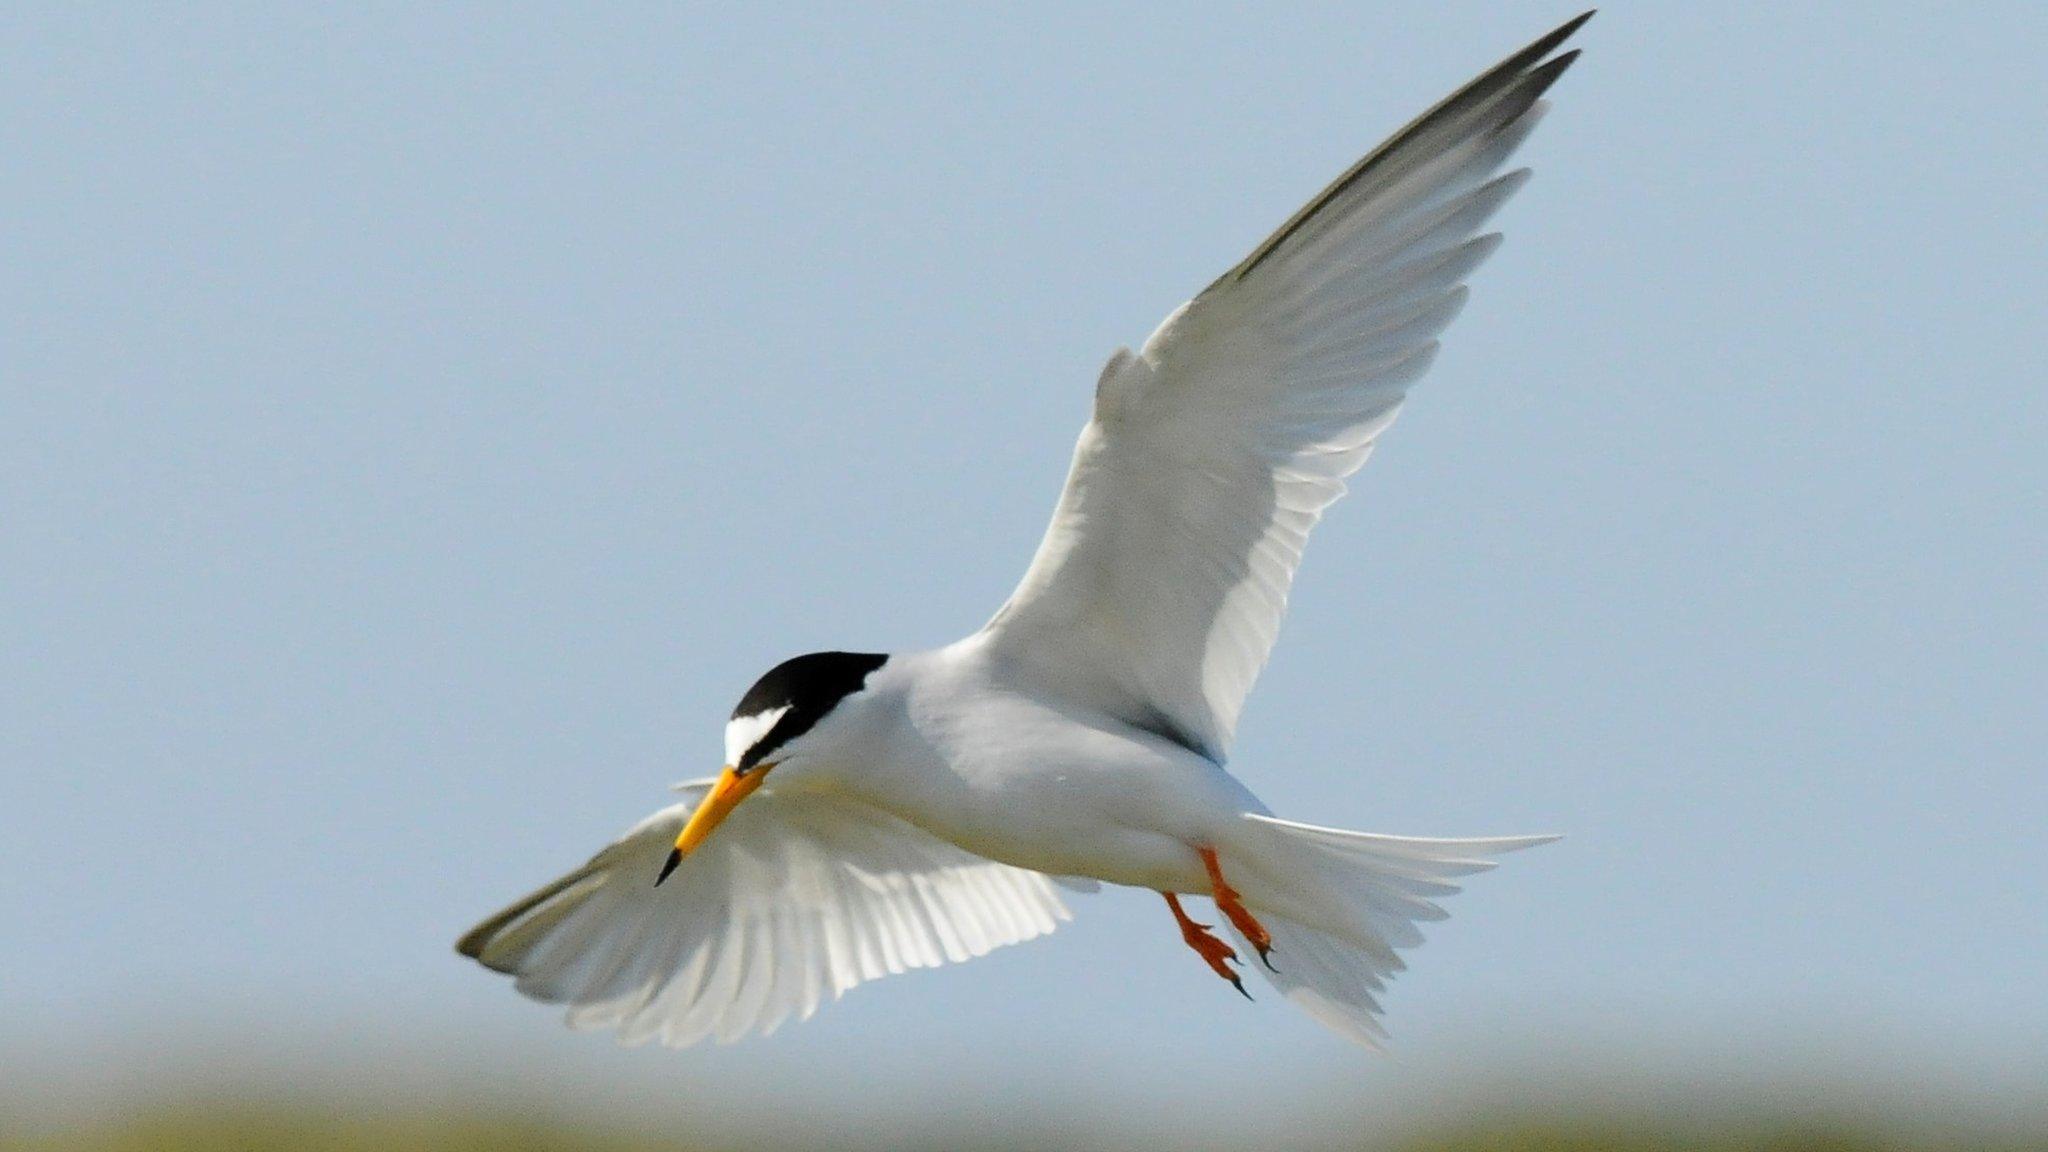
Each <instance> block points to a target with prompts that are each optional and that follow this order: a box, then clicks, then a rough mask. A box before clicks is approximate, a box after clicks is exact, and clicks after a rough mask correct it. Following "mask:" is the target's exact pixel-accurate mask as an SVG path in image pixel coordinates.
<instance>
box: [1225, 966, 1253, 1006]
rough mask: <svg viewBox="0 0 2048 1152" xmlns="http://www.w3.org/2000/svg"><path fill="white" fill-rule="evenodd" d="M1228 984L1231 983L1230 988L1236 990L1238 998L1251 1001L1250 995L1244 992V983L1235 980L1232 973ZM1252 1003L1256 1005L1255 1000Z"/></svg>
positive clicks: (1234, 974) (1235, 977) (1234, 975)
mask: <svg viewBox="0 0 2048 1152" xmlns="http://www.w3.org/2000/svg"><path fill="white" fill-rule="evenodd" d="M1230 983H1231V986H1232V987H1235V988H1236V989H1237V994H1238V995H1239V996H1242V997H1244V998H1245V999H1247V1000H1251V998H1252V994H1251V993H1249V992H1247V991H1245V990H1244V981H1242V980H1239V979H1238V978H1237V975H1236V973H1232V974H1231V977H1230ZM1252 1002H1253V1003H1254V1004H1256V1003H1258V1001H1256V1000H1253V1001H1252Z"/></svg>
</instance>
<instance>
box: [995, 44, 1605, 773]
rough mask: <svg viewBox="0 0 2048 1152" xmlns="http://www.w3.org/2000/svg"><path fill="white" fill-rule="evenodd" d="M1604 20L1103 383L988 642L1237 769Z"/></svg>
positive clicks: (1377, 166) (1357, 177)
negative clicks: (1331, 524)
mask: <svg viewBox="0 0 2048 1152" xmlns="http://www.w3.org/2000/svg"><path fill="white" fill-rule="evenodd" d="M1590 15H1591V13H1588V14H1587V15H1586V16H1581V17H1579V18H1577V19H1575V20H1572V21H1570V22H1569V23H1567V24H1565V25H1563V26H1562V27H1560V28H1558V29H1557V30H1555V31H1553V32H1551V33H1550V34H1549V35H1546V36H1544V37H1542V38H1541V39H1538V40H1537V41H1535V42H1534V43H1532V44H1530V45H1529V46H1528V47H1527V48H1524V49H1523V50H1522V51H1520V52H1517V53H1515V54H1514V55H1513V56H1510V57H1508V58H1507V59H1506V60H1504V61H1502V62H1501V63H1500V64H1499V65H1497V66H1495V67H1494V68H1492V69H1490V70H1488V71H1487V72H1486V73H1484V74H1482V75H1481V76H1479V77H1478V78H1477V79H1475V80H1473V81H1472V82H1471V83H1469V84H1467V85H1466V86H1465V87H1463V88H1461V89H1459V90H1458V91H1457V92H1455V93H1453V94H1452V95H1451V96H1450V97H1448V98H1447V99H1445V100H1444V101H1443V102H1442V103H1440V104H1438V105H1437V106H1436V107H1434V108H1432V109H1431V110H1430V111H1428V112H1426V113H1424V114H1423V115H1422V116H1421V117H1419V118H1418V119H1416V120H1415V121H1414V122H1413V123H1411V124H1409V125H1408V126H1407V127H1405V128H1403V129H1402V130H1401V131H1399V132H1397V133H1395V135H1394V136H1393V137H1392V138H1391V139H1389V140H1388V141H1387V142H1386V143H1385V144H1382V145H1381V146H1380V147H1379V148H1377V149H1375V150H1374V151H1373V152H1372V153H1371V154H1369V155H1368V156H1366V157H1365V158H1364V159H1363V160H1360V161H1359V162H1358V163H1357V164H1355V165H1353V166H1352V168H1351V169H1350V170H1349V171H1347V172H1345V173H1344V175H1342V176H1340V177H1338V179H1337V180H1336V181H1335V182H1333V183H1332V184H1331V185H1330V186H1329V187H1328V188H1325V189H1324V190H1323V192H1322V193H1321V194H1319V195H1318V196H1316V197H1315V198H1314V199H1313V200H1311V201H1309V203H1308V204H1307V205H1305V206H1303V208H1302V209H1301V210H1300V211H1299V212H1297V213H1295V214H1294V216H1292V217H1290V218H1289V219H1288V221H1287V222H1286V223H1285V224H1283V225H1281V227H1280V228H1279V229H1278V230H1277V231H1275V232H1274V233H1273V234H1272V235H1271V236H1269V237H1268V238H1267V239H1266V240H1265V241H1264V242H1262V243H1261V244H1259V246H1258V247H1257V248H1255V249H1253V250H1252V253H1251V254H1250V255H1249V256H1247V257H1245V259H1244V260H1243V261H1241V262H1240V263H1239V264H1238V265H1237V266H1236V267H1234V268H1232V269H1231V270H1230V271H1229V272H1226V273H1225V274H1224V275H1223V276H1222V277H1220V278H1219V279H1218V280H1217V281H1216V282H1215V283H1213V284H1211V285H1210V286H1209V287H1208V288H1207V289H1206V290H1204V291H1203V292H1202V293H1201V294H1200V295H1199V296H1197V297H1196V298H1195V299H1193V300H1191V301H1189V302H1188V303H1187V304H1184V305H1182V306H1181V307H1180V308H1179V309H1177V310H1175V311H1174V312H1173V313H1172V314H1171V315H1169V316H1168V317H1167V318H1166V320H1165V321H1164V322H1162V323H1161V324H1160V326H1159V328H1158V329H1157V330H1156V331H1154V332H1153V333H1152V335H1151V337H1150V338H1149V339H1147V340H1146V341H1145V343H1144V346H1143V347H1142V348H1141V349H1140V350H1139V351H1138V352H1137V353H1136V354H1132V353H1130V352H1128V351H1119V352H1118V353H1117V354H1116V355H1115V356H1113V357H1111V359H1110V361H1109V364H1108V365H1107V366H1106V367H1105V368H1104V369H1103V373H1102V377H1101V379H1100V381H1099V382H1098V383H1097V386H1096V396H1095V410H1094V413H1093V418H1092V419H1091V420H1090V421H1089V423H1088V425H1087V426H1086V427H1085V428H1083V429H1082V432H1081V438H1080V442H1079V444H1078V445H1077V446H1076V447H1075V451H1074V462H1073V467H1072V469H1071V471H1070V472H1069V474H1068V477H1067V485H1066V488H1065V490H1064V491H1063V492H1062V494H1061V497H1060V502H1059V505H1058V507H1057V508H1056V509H1055V510H1054V513H1053V521H1052V524H1051V526H1050V527H1049V528H1048V529H1047V530H1046V535H1045V538H1044V540H1043V541H1042V542H1041V543H1040V545H1039V549H1038V553H1037V555H1036V556H1035V557H1034V558H1033V560H1032V563H1031V567H1030V568H1029V569H1028V570H1027V571H1026V573H1025V575H1024V579H1023V580H1022V582H1021V583H1019V585H1018V587H1017V590H1016V591H1015V592H1014V593H1013V594H1012V595H1011V597H1010V599H1009V601H1008V602H1007V603H1005V604H1004V605H1003V607H1002V609H1001V610H1000V611H998V612H997V613H996V615H995V618H994V619H992V620H991V621H990V622H989V624H988V626H987V627H986V628H985V629H984V630H983V638H984V642H985V643H987V644H989V645H991V646H993V647H994V648H996V649H997V650H998V651H999V652H1001V653H1002V654H1004V655H1006V656H1007V657H1009V658H1010V659H1011V660H1012V661H1013V662H1014V664H1015V665H1016V666H1018V667H1020V668H1023V669H1026V670H1035V671H1036V672H1037V673H1038V675H1039V677H1040V679H1041V680H1042V681H1043V682H1044V684H1045V685H1046V687H1047V689H1048V690H1050V691H1055V692H1063V693H1066V694H1068V695H1069V696H1070V697H1071V698H1073V699H1075V700H1079V701H1086V702H1088V703H1089V704H1090V705H1091V706H1093V707H1097V708H1100V709H1102V710H1104V711H1107V712H1109V713H1110V714H1112V715H1116V716H1120V717H1122V718H1124V719H1126V720H1128V721H1129V722H1130V723H1132V724H1135V725H1138V726H1140V727H1144V728H1147V729H1150V730H1152V731H1155V732H1158V733H1160V734H1162V735H1165V736H1168V737H1169V738H1172V739H1176V740H1179V741H1180V742H1181V743H1184V744H1186V745H1187V746H1189V747H1191V748H1193V749H1195V750H1196V751H1198V752H1201V753H1202V754H1204V755H1207V756H1209V757H1211V758H1212V759H1215V760H1218V761H1219V762H1220V761H1221V760H1222V759H1223V758H1224V756H1225V755H1226V753H1227V751H1228V748H1229V744H1230V739H1231V736H1232V734H1233V732H1234V730H1235V728H1236V725H1237V718H1238V714H1239V712H1240V710H1241V709H1242V707H1243V703H1244V698H1245V696H1246V694H1247V693H1248V692H1249V691H1250V690H1251V687H1252V684H1253V682H1254V681H1255V680H1256V679H1257V677H1258V674H1259V671H1260V670H1261V669H1262V668H1263V667H1264V665H1265V662H1266V658H1267V655H1268V654H1269V653H1270V652H1271V650H1272V646H1273V641H1274V638H1275V637H1276V636H1277V635H1278V632H1279V628H1280V621H1281V618H1282V617H1283V616H1284V614H1285V612H1286V608H1287V597H1288V594H1289V591H1290V589H1291V588H1292V585H1293V581H1294V573H1295V570H1296V569H1297V568H1298V567H1299V565H1300V563H1301V555H1302V550H1303V549H1304V548H1305V547H1306V545H1307V543H1308V537H1309V534H1310V532H1311V531H1312V530H1313V529H1314V527H1315V525H1316V522H1317V521H1318V520H1319V519H1320V518H1321V516H1322V514H1323V512H1324V510H1325V509H1327V508H1328V507H1329V506H1330V504H1331V503H1333V502H1335V501H1336V500H1337V499H1338V498H1339V497H1340V496H1342V495H1343V493H1344V490H1345V480H1346V478H1347V477H1349V476H1350V475H1351V474H1352V473H1353V472H1355V471H1357V470H1358V468H1360V467H1361V466H1362V465H1363V464H1364V463H1365V461H1366V459H1367V457H1369V456H1370V455H1371V454H1372V449H1373V447H1374V445H1375V444H1376V443H1377V441H1378V438H1379V437H1380V435H1381V434H1382V433H1384V432H1385V431H1386V429H1387V428H1388V427H1389V426H1391V425H1392V423H1393V421H1394V418H1395V416H1396V415H1397V414H1398V413H1399V411H1400V408H1401V404H1402V402H1403V400H1404V399H1405V398H1406V396H1407V391H1408V389H1409V388H1410V387H1411V386H1413V385H1414V384H1415V383H1416V382H1417V381H1418V380H1420V379H1421V378H1422V376H1423V375H1424V374H1425V373H1426V372H1428V371H1429V368H1430V365H1431V364H1432V363H1433V362H1434V360H1435V357H1436V353H1437V347H1438V345H1437V338H1438V337H1439V336H1440V335H1441V334H1442V333H1443V331H1444V330H1445V329H1446V328H1447V327H1449V325H1450V324H1451V322H1452V321H1453V320H1454V319H1455V318H1456V317H1457V315H1458V313H1459V312H1460V311H1461V310H1462V309H1463V307H1464V305H1465V302H1466V299H1467V296H1468V291H1467V289H1466V287H1465V280H1466V279H1467V278H1468V277H1469V276H1470V275H1471V274H1472V273H1473V271H1474V270H1475V269H1477V268H1478V267H1479V265H1480V264H1482V263H1484V262H1485V260H1486V259H1487V258H1488V257H1489V256H1491V255H1492V254H1493V253H1494V252H1495V251H1496V250H1497V249H1498V248H1499V246H1500V236H1499V235H1498V234H1481V232H1480V229H1482V228H1484V227H1485V226H1486V225H1487V223H1488V222H1489V221H1490V220H1491V219H1492V217H1493V216H1494V214H1495V213H1496V212H1498V211H1499V210H1500V208H1501V207H1502V205H1504V204H1506V203H1507V201H1508V200H1509V199H1511V198H1512V197H1513V196H1514V194H1515V193H1516V192H1518V191H1519V190H1520V189H1521V188H1522V187H1523V186H1524V185H1525V184H1526V183H1527V182H1528V178H1529V172H1528V170H1527V169H1517V170H1514V171H1509V172H1502V170H1501V169H1502V167H1503V166H1504V165H1505V164H1506V163H1507V161H1508V159H1509V157H1510V156H1512V155H1513V154H1514V152H1515V150H1516V148H1518V147H1519V146H1520V145H1521V144H1522V142H1523V141H1524V140H1526V139H1527V138H1528V135H1529V133H1530V132H1531V131H1532V130H1533V129H1534V127H1535V125H1536V123H1537V121H1538V120H1540V119H1541V118H1542V116H1543V112H1544V108H1545V105H1544V104H1543V102H1542V97H1543V94H1544V93H1545V92H1546V91H1547V90H1548V89H1549V88H1550V86H1551V85H1552V84H1554V83H1556V81H1557V79H1558V77H1559V76H1561V75H1563V73H1564V71H1565V69H1566V68H1568V67H1570V66H1571V63H1572V61H1573V60H1574V59H1575V58H1576V57H1577V53H1576V52H1566V53H1562V54H1560V55H1557V56H1552V55H1551V53H1552V52H1554V51H1555V50H1556V49H1557V48H1558V47H1559V46H1560V45H1561V44H1562V43H1563V42H1564V41H1565V39H1566V38H1568V37H1569V36H1570V35H1571V34H1572V33H1573V32H1574V31H1576V30H1577V29H1578V27H1579V26H1580V25H1581V24H1583V23H1584V22H1585V21H1586V19H1587V18H1588V17H1590Z"/></svg>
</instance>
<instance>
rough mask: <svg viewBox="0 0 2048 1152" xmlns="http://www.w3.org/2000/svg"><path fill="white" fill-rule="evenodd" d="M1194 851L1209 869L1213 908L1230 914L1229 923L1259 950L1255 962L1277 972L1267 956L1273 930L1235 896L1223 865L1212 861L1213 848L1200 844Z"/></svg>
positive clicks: (1271, 949) (1213, 859)
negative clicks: (1260, 921) (1202, 846)
mask: <svg viewBox="0 0 2048 1152" xmlns="http://www.w3.org/2000/svg"><path fill="white" fill-rule="evenodd" d="M1197 851H1198V852H1200V853H1201V856H1202V867H1204V868H1207V869H1208V870H1209V888H1210V894H1211V896H1212V897H1213V898H1214V899H1215V901H1216V910H1217V911H1218V912H1221V913H1223V914H1224V915H1225V916H1228V917H1230V923H1231V925H1232V926H1233V927H1235V928H1236V929H1237V930H1238V931H1239V932H1241V933H1243V934H1244V938H1245V939H1246V940H1249V941H1251V944H1252V947H1254V948H1256V949H1258V950H1259V963H1261V964H1264V965H1265V966H1266V970H1267V971H1269V972H1278V971H1279V969H1278V968H1275V967H1273V961H1272V960H1271V959H1269V957H1270V956H1271V955H1272V954H1273V934H1272V933H1271V932H1268V931H1266V926H1265V925H1264V924H1261V923H1259V922H1258V921H1257V920H1256V919H1254V918H1253V917H1252V914H1251V910H1250V909H1249V908H1246V907H1245V906H1244V901H1242V900H1240V899H1238V895H1237V889H1235V888H1232V887H1231V886H1230V885H1229V884H1228V883H1226V882H1225V881H1224V879H1223V866H1222V865H1220V864H1218V863H1217V862H1216V850H1215V849H1214V848H1200V849H1197Z"/></svg>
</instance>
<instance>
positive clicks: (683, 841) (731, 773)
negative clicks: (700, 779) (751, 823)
mask: <svg viewBox="0 0 2048 1152" xmlns="http://www.w3.org/2000/svg"><path fill="white" fill-rule="evenodd" d="M773 767H775V765H773V764H756V765H754V766H753V767H752V768H749V769H747V771H746V773H745V774H744V775H743V774H741V773H740V772H738V771H736V770H735V769H734V768H733V766H732V765H730V764H727V765H726V766H725V769H724V770H723V771H721V772H720V773H719V774H718V782H717V783H715V784H713V785H712V786H711V791H709V792H707V793H705V795H704V800H703V802H702V803H700V804H698V805H697V810H696V811H695V812H692V813H691V814H690V822H689V823H687V824H685V825H683V834H682V835H680V836H678V837H676V846H675V849H674V850H673V851H671V852H670V853H669V854H668V862H667V863H665V864H663V865H662V866H661V875H660V876H658V877H656V878H655V881H654V882H655V884H657V885H659V884H660V883H661V882H662V881H663V880H666V879H668V874H669V873H671V872H673V871H675V870H676V865H678V864H681V863H682V862H683V857H685V856H688V855H689V854H690V853H692V852H694V851H696V850H697V845H699V844H702V843H703V842H704V838H705V837H707V836H709V835H711V831H712V829H714V828H717V827H718V826H719V825H720V824H722V823H724V822H725V818H726V817H727V816H730V815H732V810H733V809H735V808H737V807H739V806H740V801H742V800H745V799H746V798H747V797H748V796H751V795H753V793H754V789H756V788H759V787H760V786H761V781H762V779H763V778H765V777H766V776H767V775H768V770H769V769H770V768H773Z"/></svg>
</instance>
